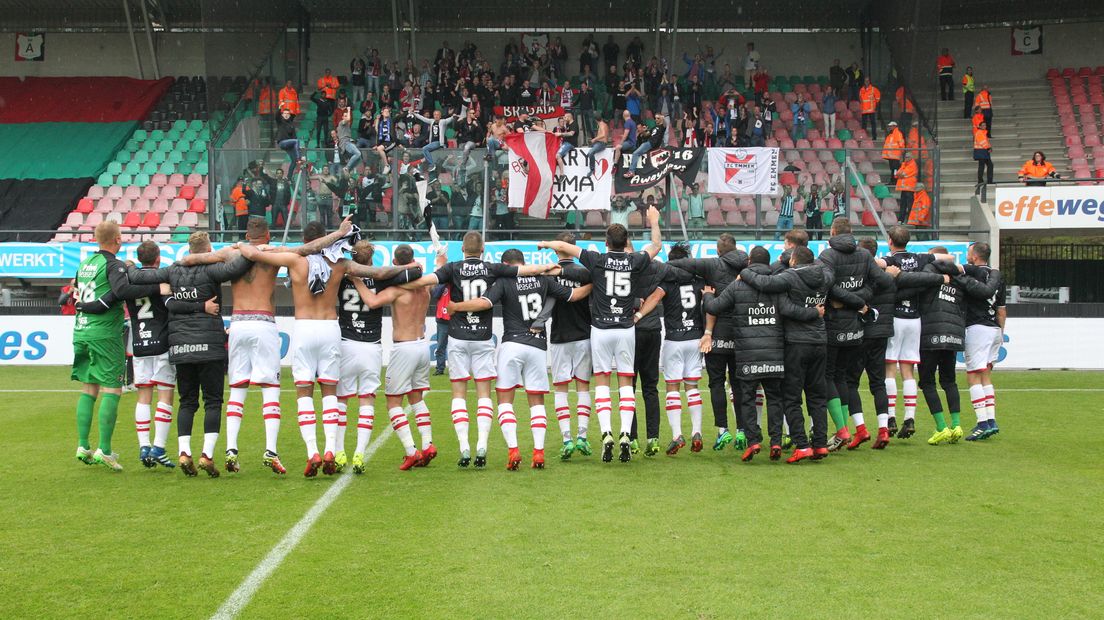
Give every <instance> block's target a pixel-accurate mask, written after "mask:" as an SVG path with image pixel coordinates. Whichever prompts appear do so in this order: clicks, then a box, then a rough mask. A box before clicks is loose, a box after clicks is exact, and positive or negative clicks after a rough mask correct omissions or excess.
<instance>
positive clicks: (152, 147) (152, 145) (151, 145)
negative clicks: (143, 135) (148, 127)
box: [142, 140, 157, 153]
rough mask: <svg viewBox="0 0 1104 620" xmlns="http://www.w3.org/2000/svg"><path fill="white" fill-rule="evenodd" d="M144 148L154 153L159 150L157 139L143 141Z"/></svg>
mask: <svg viewBox="0 0 1104 620" xmlns="http://www.w3.org/2000/svg"><path fill="white" fill-rule="evenodd" d="M142 150H143V151H145V152H147V153H152V152H154V151H156V150H157V140H146V141H145V142H143V143H142Z"/></svg>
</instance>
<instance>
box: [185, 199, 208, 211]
mask: <svg viewBox="0 0 1104 620" xmlns="http://www.w3.org/2000/svg"><path fill="white" fill-rule="evenodd" d="M188 211H190V212H192V213H206V212H207V201H206V200H204V199H202V198H192V200H191V202H189V203H188Z"/></svg>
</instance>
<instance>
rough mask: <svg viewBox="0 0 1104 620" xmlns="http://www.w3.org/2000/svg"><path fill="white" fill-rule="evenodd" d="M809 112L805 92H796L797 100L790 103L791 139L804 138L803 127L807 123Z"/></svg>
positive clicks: (804, 127)
mask: <svg viewBox="0 0 1104 620" xmlns="http://www.w3.org/2000/svg"><path fill="white" fill-rule="evenodd" d="M810 112H811V109H810V106H809V102H808V101H805V93H797V100H795V101H794V102H793V103H791V104H790V113H791V114H793V139H794V140H803V139H805V129H806V127H807V126H808V123H809V114H810Z"/></svg>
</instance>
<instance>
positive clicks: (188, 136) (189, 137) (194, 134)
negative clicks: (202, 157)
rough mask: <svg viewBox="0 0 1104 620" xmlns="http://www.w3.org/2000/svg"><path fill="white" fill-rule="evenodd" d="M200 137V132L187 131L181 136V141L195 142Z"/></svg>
mask: <svg viewBox="0 0 1104 620" xmlns="http://www.w3.org/2000/svg"><path fill="white" fill-rule="evenodd" d="M198 137H199V132H198V131H196V130H194V129H189V130H188V131H185V132H184V133H182V134H180V139H181V140H187V141H188V142H193V141H195V139H196V138H198Z"/></svg>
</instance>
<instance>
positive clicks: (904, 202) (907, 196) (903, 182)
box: [893, 150, 920, 222]
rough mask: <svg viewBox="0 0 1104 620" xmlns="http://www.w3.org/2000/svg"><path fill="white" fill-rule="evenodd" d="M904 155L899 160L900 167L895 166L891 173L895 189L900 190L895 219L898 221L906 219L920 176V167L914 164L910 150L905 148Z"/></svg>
mask: <svg viewBox="0 0 1104 620" xmlns="http://www.w3.org/2000/svg"><path fill="white" fill-rule="evenodd" d="M904 157H905V158H904V159H903V160H901V167H900V168H897V171H896V173H894V175H893V176H894V178H895V179H897V186H896V188H895V189H896V190H897V191H899V192H901V202H900V204H899V205H898V206H899V210H898V213H897V221H899V222H904V221H907V220H908V216H909V211H910V210H911V209H912V200H913V198H914V197H915V192H916V182H917V181H918V180H919V178H920V169H919V168H918V167H917V165H916V160H915V159H913V157H912V151H908V150H906V151H905V155H904Z"/></svg>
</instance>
